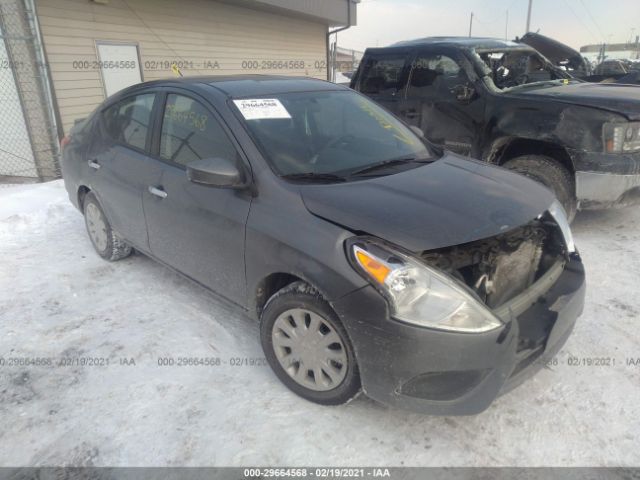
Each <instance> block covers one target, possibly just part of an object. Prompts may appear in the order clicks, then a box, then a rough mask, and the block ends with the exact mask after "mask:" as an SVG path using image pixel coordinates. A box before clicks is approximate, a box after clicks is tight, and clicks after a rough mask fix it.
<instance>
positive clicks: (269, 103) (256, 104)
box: [233, 98, 291, 120]
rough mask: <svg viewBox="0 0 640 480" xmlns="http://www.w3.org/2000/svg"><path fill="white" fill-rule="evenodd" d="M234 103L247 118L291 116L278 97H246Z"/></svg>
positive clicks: (259, 118)
mask: <svg viewBox="0 0 640 480" xmlns="http://www.w3.org/2000/svg"><path fill="white" fill-rule="evenodd" d="M233 103H235V104H236V107H238V109H239V110H240V113H242V116H243V117H244V118H245V120H261V119H265V118H291V115H289V112H288V111H287V109H286V108H284V105H282V103H280V100H278V99H277V98H245V99H244V100H234V101H233Z"/></svg>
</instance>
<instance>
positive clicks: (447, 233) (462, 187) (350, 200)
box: [300, 152, 553, 252]
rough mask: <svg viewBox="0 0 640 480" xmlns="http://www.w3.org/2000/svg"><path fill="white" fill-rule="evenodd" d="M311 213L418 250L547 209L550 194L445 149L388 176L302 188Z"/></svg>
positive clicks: (500, 228)
mask: <svg viewBox="0 0 640 480" xmlns="http://www.w3.org/2000/svg"><path fill="white" fill-rule="evenodd" d="M300 193H301V195H302V199H303V201H304V203H305V205H306V207H307V209H308V210H309V211H310V212H311V213H312V214H314V215H316V216H318V217H321V218H323V219H325V220H328V221H330V222H332V223H335V224H338V225H340V226H342V227H343V228H346V229H348V230H350V231H352V232H354V233H358V234H361V233H362V234H364V233H366V234H369V235H373V236H376V237H379V238H382V239H384V240H387V241H389V242H392V243H395V244H396V245H399V246H401V247H404V248H405V249H407V250H410V251H413V252H419V251H423V250H431V249H436V248H442V247H447V246H452V245H459V244H463V243H467V242H471V241H474V240H479V239H483V238H487V237H491V236H494V235H498V234H500V233H503V232H505V231H507V230H510V229H512V228H515V227H518V226H520V225H523V224H525V223H527V222H530V221H531V220H533V219H534V218H536V217H537V216H538V215H540V214H541V213H543V212H544V211H545V210H547V209H548V208H549V206H550V205H551V203H552V202H553V194H552V193H551V192H550V191H549V190H547V189H546V188H545V187H543V186H542V185H539V184H537V183H535V182H533V181H532V180H529V179H527V178H525V177H523V176H521V175H518V174H515V173H512V172H509V171H507V170H504V169H502V168H498V167H494V166H491V165H487V164H484V163H480V162H477V161H473V160H466V159H463V158H461V157H458V156H457V155H454V154H451V153H448V152H446V153H445V155H444V156H443V157H442V158H441V159H440V160H437V161H435V162H433V163H430V164H427V165H423V166H420V167H417V168H414V169H410V170H407V171H404V172H401V173H397V174H394V175H387V176H383V177H376V178H372V179H367V180H362V181H354V182H348V183H338V184H330V185H303V186H301V187H300Z"/></svg>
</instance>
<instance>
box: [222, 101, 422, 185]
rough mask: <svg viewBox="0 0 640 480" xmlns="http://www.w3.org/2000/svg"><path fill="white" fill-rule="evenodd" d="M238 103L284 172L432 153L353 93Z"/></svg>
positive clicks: (331, 170) (357, 167)
mask: <svg viewBox="0 0 640 480" xmlns="http://www.w3.org/2000/svg"><path fill="white" fill-rule="evenodd" d="M234 103H235V105H236V106H237V107H238V110H239V111H240V114H241V115H242V118H243V120H244V121H245V123H246V124H247V126H248V128H249V131H250V132H251V134H252V135H253V137H254V139H255V140H256V142H257V143H258V146H259V147H261V149H262V150H263V153H264V154H265V155H266V157H267V160H268V161H269V162H270V163H271V164H272V167H273V169H274V170H275V171H276V173H278V174H279V175H281V176H292V175H293V176H295V175H297V176H301V175H304V174H308V175H309V176H311V175H317V176H320V175H324V176H325V178H328V176H329V175H339V176H348V174H349V173H353V172H358V171H361V170H363V169H367V167H369V166H373V165H378V164H381V163H385V162H389V165H391V164H392V163H393V164H397V163H400V162H399V160H401V159H404V160H406V161H407V165H408V164H409V162H410V161H411V160H421V159H428V158H430V157H431V153H430V152H429V150H427V147H426V145H425V144H424V143H423V141H422V140H421V139H420V138H419V137H418V136H417V135H416V134H415V133H414V132H412V131H411V130H410V129H409V128H407V127H406V126H405V125H404V124H403V123H401V122H400V121H399V120H397V119H396V118H395V117H394V116H393V115H391V114H390V113H388V112H387V111H386V110H384V109H383V108H381V107H379V106H377V105H376V104H375V103H373V102H372V101H371V100H368V99H367V98H365V97H363V96H361V95H359V94H357V93H355V92H352V91H348V90H344V91H313V92H302V93H286V94H278V95H270V96H269V98H252V99H240V100H234ZM389 173H392V172H389Z"/></svg>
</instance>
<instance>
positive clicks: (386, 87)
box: [360, 54, 406, 94]
mask: <svg viewBox="0 0 640 480" xmlns="http://www.w3.org/2000/svg"><path fill="white" fill-rule="evenodd" d="M405 58H406V55H405V54H401V55H398V54H396V55H384V56H381V55H376V56H372V57H368V58H367V59H366V60H365V64H364V66H363V69H362V78H361V80H360V91H361V92H362V93H366V94H379V93H385V92H389V91H396V90H399V89H401V88H402V87H403V85H401V84H400V81H401V79H402V71H403V69H404V64H405Z"/></svg>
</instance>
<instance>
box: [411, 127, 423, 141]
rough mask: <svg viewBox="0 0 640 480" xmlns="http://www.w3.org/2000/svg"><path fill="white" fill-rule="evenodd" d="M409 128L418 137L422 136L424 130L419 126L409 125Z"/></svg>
mask: <svg viewBox="0 0 640 480" xmlns="http://www.w3.org/2000/svg"><path fill="white" fill-rule="evenodd" d="M409 128H410V129H411V131H412V132H413V133H415V134H416V135H417V136H419V137H420V138H424V132H423V131H422V129H421V128H420V127H416V126H415V125H409Z"/></svg>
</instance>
